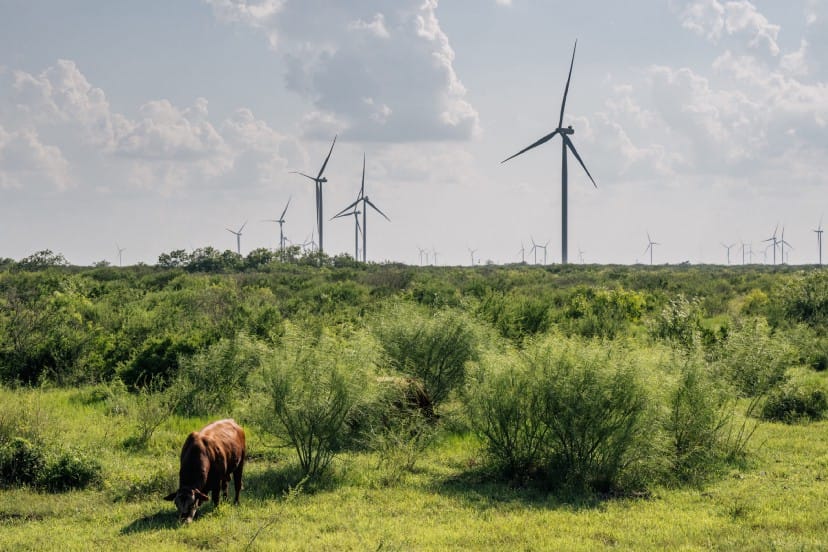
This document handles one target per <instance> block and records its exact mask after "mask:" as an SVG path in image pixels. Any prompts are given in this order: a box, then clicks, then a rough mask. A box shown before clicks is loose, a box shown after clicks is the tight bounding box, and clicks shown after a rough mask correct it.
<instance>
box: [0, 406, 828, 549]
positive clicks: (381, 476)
mask: <svg viewBox="0 0 828 552" xmlns="http://www.w3.org/2000/svg"><path fill="white" fill-rule="evenodd" d="M88 395H89V392H88V390H80V391H78V390H43V391H9V390H0V404H2V405H5V406H2V408H0V414H2V413H3V412H7V411H8V409H9V408H12V407H11V406H10V405H15V404H20V405H24V406H25V407H26V408H28V410H29V411H30V412H34V413H36V415H35V416H34V417H33V420H34V421H33V422H32V425H34V426H37V427H38V428H39V431H41V433H42V434H43V435H44V437H45V438H46V439H47V441H48V442H50V443H52V444H55V443H64V444H70V443H71V444H75V445H77V446H80V447H81V448H83V449H85V450H87V451H89V452H92V453H93V454H94V455H95V456H96V457H97V458H98V459H99V461H100V462H101V464H102V465H103V467H104V482H103V484H102V485H101V486H100V487H99V488H95V489H87V490H83V491H72V492H68V493H62V494H47V493H41V492H34V491H31V490H28V489H11V490H2V491H0V550H4V551H5V550H128V549H141V550H181V549H182V548H184V549H197V548H214V549H221V550H240V549H244V548H245V547H246V546H247V545H248V543H251V542H252V544H251V545H250V548H251V549H253V550H326V549H335V550H412V549H414V550H445V549H469V550H504V549H505V550H555V549H557V550H595V549H597V548H606V547H617V548H620V549H660V550H664V549H669V550H696V549H698V550H707V549H710V548H716V549H732V550H768V549H780V550H825V549H826V548H828V421H822V422H818V423H812V424H803V425H793V426H789V425H784V424H770V423H769V424H763V425H762V426H760V428H759V430H758V431H757V433H756V435H755V437H754V441H753V446H752V452H751V456H750V458H749V460H748V462H747V465H746V466H745V467H744V468H741V469H733V470H731V471H730V472H729V473H727V474H724V475H723V476H722V477H721V478H720V479H718V480H716V481H714V482H712V483H709V484H707V485H705V486H703V487H701V488H678V489H670V488H656V489H653V492H652V495H651V496H649V497H647V498H624V499H610V500H598V499H594V500H582V501H577V502H567V501H562V500H561V499H559V498H555V497H554V496H550V495H547V494H544V493H542V492H541V491H539V490H537V489H534V488H531V487H514V486H509V485H506V484H499V483H493V482H491V481H489V480H488V479H487V478H485V477H482V476H481V475H480V471H479V468H478V466H479V465H480V464H481V458H480V450H479V448H478V446H477V443H476V440H475V438H473V437H472V436H469V435H448V436H444V437H442V438H441V439H439V440H437V441H436V442H435V443H434V444H433V445H432V446H431V447H430V448H429V449H428V451H427V452H426V453H425V454H424V456H423V457H422V458H421V459H420V460H419V461H418V462H417V464H416V465H415V468H414V470H413V471H412V472H405V473H403V474H402V476H401V477H390V476H389V473H388V469H387V467H383V466H379V459H378V457H377V456H376V455H373V454H367V453H352V454H346V455H343V456H342V457H340V458H339V459H338V460H336V461H335V467H334V470H333V473H332V474H331V475H330V476H329V477H328V478H327V479H325V480H323V481H321V482H317V483H314V484H305V485H300V486H299V487H296V486H295V485H296V482H297V475H296V474H297V470H296V467H295V462H294V460H293V456H292V451H291V450H290V449H287V448H279V447H274V446H273V445H274V444H275V443H272V442H268V440H267V439H264V438H261V437H260V436H258V435H257V434H256V432H255V431H254V429H252V428H248V446H249V449H250V451H251V453H252V454H253V458H252V459H251V461H250V462H249V463H248V466H247V469H246V472H245V487H246V488H245V490H244V491H243V492H242V498H241V504H240V505H239V506H238V507H234V506H232V505H231V504H223V505H221V506H220V507H219V508H218V509H214V508H213V507H212V506H211V505H208V506H206V507H203V508H202V511H201V513H200V515H199V517H198V518H197V519H196V522H195V523H193V524H191V525H189V526H184V527H179V526H178V524H177V522H176V516H175V511H174V507H173V506H172V505H171V503H169V502H164V501H163V500H162V496H163V495H164V494H166V493H167V492H169V491H172V490H174V486H175V484H176V483H177V479H176V477H177V470H178V453H179V449H180V446H181V443H183V441H184V438H185V437H186V435H187V433H188V432H189V431H192V430H194V429H198V428H200V427H201V426H202V425H203V423H204V422H205V421H206V420H204V419H184V418H173V419H171V420H169V421H168V422H166V423H165V424H164V425H162V426H161V427H160V428H159V430H158V431H157V433H156V434H155V435H154V436H153V438H152V440H151V442H150V445H149V447H148V448H147V449H144V450H130V449H128V448H125V447H123V446H122V443H123V442H124V440H125V439H126V438H127V437H129V436H130V435H131V433H132V431H133V430H134V429H133V426H132V425H131V424H132V422H131V420H130V419H129V418H127V417H124V416H117V415H114V416H113V415H108V414H107V413H106V407H105V404H104V403H102V402H92V403H89V402H88V401H84V400H80V399H81V398H83V397H85V396H88ZM231 494H232V490H231Z"/></svg>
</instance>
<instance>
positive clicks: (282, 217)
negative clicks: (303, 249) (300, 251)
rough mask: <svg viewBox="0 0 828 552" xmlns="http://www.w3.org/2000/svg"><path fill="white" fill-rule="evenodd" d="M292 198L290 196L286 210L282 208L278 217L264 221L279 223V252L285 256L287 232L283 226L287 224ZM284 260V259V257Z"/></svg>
mask: <svg viewBox="0 0 828 552" xmlns="http://www.w3.org/2000/svg"><path fill="white" fill-rule="evenodd" d="M290 200H291V198H288V200H287V203H286V204H285V208H284V210H282V214H281V215H279V218H278V219H266V220H265V221H264V222H275V223H278V224H279V252H280V253H281V254H282V256H283V257H284V252H285V233H284V229H283V228H282V226H283V225H284V224H285V213H287V210H288V206H289V205H290ZM282 260H284V259H282Z"/></svg>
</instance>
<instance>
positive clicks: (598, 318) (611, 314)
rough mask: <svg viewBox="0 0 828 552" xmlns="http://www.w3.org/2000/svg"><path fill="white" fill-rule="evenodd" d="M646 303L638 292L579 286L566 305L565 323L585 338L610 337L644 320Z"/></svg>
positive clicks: (565, 325)
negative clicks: (631, 324)
mask: <svg viewBox="0 0 828 552" xmlns="http://www.w3.org/2000/svg"><path fill="white" fill-rule="evenodd" d="M644 303H645V300H644V295H643V294H641V293H638V292H635V291H625V290H623V289H619V290H613V289H595V288H579V289H576V290H575V292H574V293H573V294H572V295H571V296H570V297H569V299H568V300H567V302H566V305H565V306H564V311H563V314H562V316H563V321H562V322H563V326H564V327H565V328H566V329H568V330H569V331H571V332H573V333H577V334H579V335H582V336H584V337H603V338H610V339H611V338H614V337H616V336H617V335H619V334H620V333H622V332H623V331H624V330H626V328H627V327H628V326H629V324H630V323H633V322H637V321H638V320H640V319H641V315H642V313H643V311H644Z"/></svg>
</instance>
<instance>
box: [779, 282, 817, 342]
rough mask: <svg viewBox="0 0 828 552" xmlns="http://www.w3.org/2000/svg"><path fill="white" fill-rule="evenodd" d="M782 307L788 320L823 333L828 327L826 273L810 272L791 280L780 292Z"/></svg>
mask: <svg viewBox="0 0 828 552" xmlns="http://www.w3.org/2000/svg"><path fill="white" fill-rule="evenodd" d="M780 295H781V302H782V307H783V310H784V314H785V316H786V317H787V318H788V319H789V320H793V321H796V322H804V323H805V324H808V325H809V326H811V327H812V328H815V329H818V330H820V331H822V332H825V328H826V327H828V272H826V271H824V270H820V271H815V272H810V273H808V274H806V275H804V276H801V277H797V278H794V279H792V280H791V281H790V282H787V284H786V285H785V286H784V287H782V290H781V292H780Z"/></svg>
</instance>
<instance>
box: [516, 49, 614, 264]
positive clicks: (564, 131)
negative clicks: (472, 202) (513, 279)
mask: <svg viewBox="0 0 828 552" xmlns="http://www.w3.org/2000/svg"><path fill="white" fill-rule="evenodd" d="M577 47H578V41H577V40H576V41H575V46H574V47H573V48H572V61H570V63H569V76H568V77H567V78H566V88H564V95H563V101H562V102H561V116H560V118H559V119H558V128H556V129H555V130H553V131H552V132H550V133H549V134H547V135H546V136H544V137H543V138H541V139H539V140H538V141H536V142H535V143H533V144H531V145H529V146H527V147H525V148H523V149H522V150H520V151H519V152H517V153H516V154H514V155H512V156H511V157H507V158H506V159H504V160H503V161H501V163H505V162H506V161H508V160H510V159H513V158H515V157H517V156H518V155H520V154H522V153H525V152H527V151H529V150H530V149H532V148H535V147H537V146H539V145H541V144H544V143H546V142H548V141H549V140H551V139H552V138H553V137H554V136H555V135H556V134H559V135H560V136H561V230H562V231H561V262H562V263H563V264H566V263H567V201H568V196H567V167H566V161H567V153H566V150H567V148H569V150H570V151H571V152H572V155H574V156H575V159H577V160H578V163H580V164H581V167H582V168H583V169H584V172H586V174H587V176H588V177H589V179H590V180H591V181H592V185H593V186H595V187H596V188H598V184H596V183H595V180H594V179H593V178H592V175H591V174H589V170H587V168H586V165H584V161H583V160H582V159H581V156H580V155H578V151H577V150H576V149H575V145H574V144H573V143H572V140H571V139H570V138H569V137H570V136H571V135H573V134H575V130H574V129H573V128H572V125H570V126H568V127H566V128H564V126H563V118H564V108H565V107H566V96H567V94H568V93H569V81H570V79H571V78H572V66H573V65H574V64H575V48H577Z"/></svg>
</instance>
